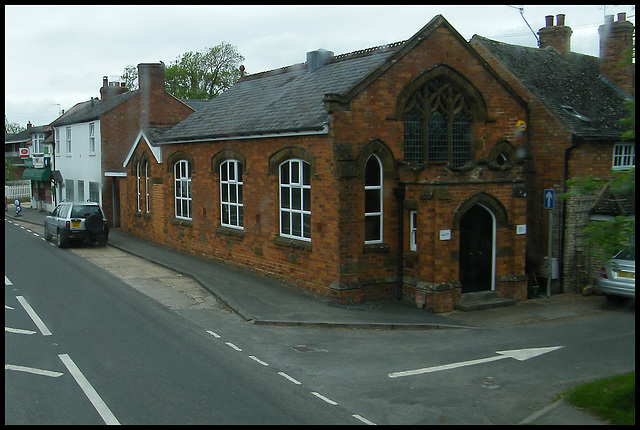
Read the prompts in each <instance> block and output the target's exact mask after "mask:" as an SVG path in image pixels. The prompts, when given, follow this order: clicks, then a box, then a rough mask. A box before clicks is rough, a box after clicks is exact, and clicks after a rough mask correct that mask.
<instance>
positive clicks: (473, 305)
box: [454, 291, 515, 312]
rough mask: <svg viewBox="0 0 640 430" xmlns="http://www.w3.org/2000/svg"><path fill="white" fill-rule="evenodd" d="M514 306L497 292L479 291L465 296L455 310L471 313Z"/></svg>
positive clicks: (512, 302)
mask: <svg viewBox="0 0 640 430" xmlns="http://www.w3.org/2000/svg"><path fill="white" fill-rule="evenodd" d="M514 304H515V302H514V301H513V300H511V299H503V298H501V297H500V296H499V295H498V293H497V292H495V291H477V292H474V293H466V294H463V295H462V297H460V301H459V302H458V303H457V304H455V305H454V309H457V310H459V311H464V312H469V311H479V310H483V309H493V308H500V307H506V306H513V305H514Z"/></svg>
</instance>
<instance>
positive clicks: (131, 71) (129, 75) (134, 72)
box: [120, 64, 138, 91]
mask: <svg viewBox="0 0 640 430" xmlns="http://www.w3.org/2000/svg"><path fill="white" fill-rule="evenodd" d="M120 78H121V79H122V81H124V84H125V86H126V87H127V89H129V91H134V90H137V89H138V68H137V67H136V66H134V65H132V64H129V65H128V66H126V67H125V68H124V71H123V72H122V76H121V77H120Z"/></svg>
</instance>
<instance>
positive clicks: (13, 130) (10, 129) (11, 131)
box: [4, 115, 26, 134]
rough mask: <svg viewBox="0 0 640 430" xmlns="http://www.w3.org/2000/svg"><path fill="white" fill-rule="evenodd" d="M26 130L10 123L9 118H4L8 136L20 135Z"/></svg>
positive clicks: (5, 130) (14, 123)
mask: <svg viewBox="0 0 640 430" xmlns="http://www.w3.org/2000/svg"><path fill="white" fill-rule="evenodd" d="M23 130H26V128H25V127H23V126H21V125H20V124H18V123H17V122H9V120H8V119H7V116H6V115H5V116H4V132H5V133H7V134H15V133H20V132H21V131H23Z"/></svg>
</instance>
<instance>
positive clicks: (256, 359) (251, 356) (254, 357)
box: [249, 355, 269, 366]
mask: <svg viewBox="0 0 640 430" xmlns="http://www.w3.org/2000/svg"><path fill="white" fill-rule="evenodd" d="M249 358H250V359H252V360H253V361H256V362H258V363H260V364H262V365H263V366H268V365H269V363H265V362H264V361H262V360H260V359H259V358H258V357H256V356H255V355H250V356H249Z"/></svg>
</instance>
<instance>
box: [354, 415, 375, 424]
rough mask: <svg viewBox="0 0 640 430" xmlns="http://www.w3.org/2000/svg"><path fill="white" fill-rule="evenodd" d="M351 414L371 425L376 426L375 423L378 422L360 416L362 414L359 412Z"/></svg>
mask: <svg viewBox="0 0 640 430" xmlns="http://www.w3.org/2000/svg"><path fill="white" fill-rule="evenodd" d="M351 416H352V417H353V418H355V419H357V420H360V421H362V422H363V423H365V424H367V425H370V426H375V425H377V424H376V423H374V422H372V421H369V420H368V419H366V418H364V417H361V416H360V415H358V414H353V415H351Z"/></svg>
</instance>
